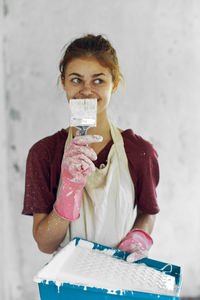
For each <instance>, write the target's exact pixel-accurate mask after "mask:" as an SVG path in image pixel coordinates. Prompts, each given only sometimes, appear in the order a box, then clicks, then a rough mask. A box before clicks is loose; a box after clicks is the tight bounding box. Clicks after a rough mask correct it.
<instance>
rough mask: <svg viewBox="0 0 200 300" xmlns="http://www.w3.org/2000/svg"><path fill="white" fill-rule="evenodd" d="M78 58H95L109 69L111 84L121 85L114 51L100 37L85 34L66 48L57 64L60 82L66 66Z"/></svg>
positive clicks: (120, 75)
mask: <svg viewBox="0 0 200 300" xmlns="http://www.w3.org/2000/svg"><path fill="white" fill-rule="evenodd" d="M80 57H95V58H96V59H97V60H98V61H99V63H100V64H101V65H103V66H104V67H108V68H109V69H110V71H111V74H112V80H113V82H114V83H115V84H118V83H119V81H121V82H122V85H123V81H124V80H123V75H122V74H121V73H120V68H119V63H118V58H117V54H116V51H115V49H114V48H113V47H112V45H111V44H110V42H109V41H108V40H106V39H105V38H104V37H103V36H102V35H97V36H95V35H92V34H87V35H85V36H83V37H81V38H78V39H76V40H74V41H73V42H72V43H71V44H70V45H69V46H68V47H67V49H66V50H65V53H64V55H63V57H62V59H61V61H60V64H59V70H60V78H61V80H64V79H65V69H66V66H67V64H68V63H69V62H70V61H71V60H72V59H74V58H80Z"/></svg>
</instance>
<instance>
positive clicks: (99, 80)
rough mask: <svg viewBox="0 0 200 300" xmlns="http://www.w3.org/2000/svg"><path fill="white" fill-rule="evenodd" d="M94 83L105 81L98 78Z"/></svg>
mask: <svg viewBox="0 0 200 300" xmlns="http://www.w3.org/2000/svg"><path fill="white" fill-rule="evenodd" d="M94 83H95V84H101V83H103V80H102V79H99V78H98V79H95V80H94Z"/></svg>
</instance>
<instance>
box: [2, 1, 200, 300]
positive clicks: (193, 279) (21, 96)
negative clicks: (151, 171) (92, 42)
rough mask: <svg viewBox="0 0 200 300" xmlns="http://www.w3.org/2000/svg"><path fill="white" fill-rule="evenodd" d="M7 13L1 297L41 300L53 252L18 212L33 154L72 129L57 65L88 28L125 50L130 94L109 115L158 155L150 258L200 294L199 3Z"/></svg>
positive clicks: (62, 5)
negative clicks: (44, 270)
mask: <svg viewBox="0 0 200 300" xmlns="http://www.w3.org/2000/svg"><path fill="white" fill-rule="evenodd" d="M0 10H1V15H0V97H1V99H0V100H1V101H0V128H1V135H0V170H1V174H0V176H1V180H0V191H1V208H0V220H1V226H0V236H1V243H0V250H1V253H2V254H1V256H0V259H1V261H0V266H1V268H0V282H1V289H0V298H1V299H4V300H18V299H20V300H21V299H29V300H38V299H39V294H38V290H37V285H36V284H35V283H33V282H32V278H33V276H34V275H35V273H36V272H37V271H38V270H39V269H40V268H41V267H42V265H43V264H44V263H46V262H47V261H48V260H49V258H50V256H49V255H45V254H43V253H41V252H39V250H38V249H37V246H36V244H35V242H34V241H33V238H32V217H28V216H22V215H21V210H22V206H23V195H24V177H25V163H26V157H27V153H28V150H29V148H30V147H31V146H32V145H33V143H35V142H36V141H38V140H39V139H41V138H43V137H45V136H47V135H50V134H53V133H54V132H56V131H58V130H60V129H61V128H66V127H67V126H68V107H67V101H66V99H65V95H64V92H63V91H62V88H61V86H59V87H57V86H56V82H57V77H58V75H59V73H58V63H59V59H60V58H61V49H62V47H63V46H64V45H65V44H66V43H68V42H70V41H71V40H73V39H74V38H76V37H79V36H80V35H82V34H86V33H94V34H99V33H102V34H105V35H106V37H107V38H108V39H109V40H110V41H111V43H112V44H113V46H114V47H115V48H116V50H117V53H118V58H119V62H120V65H121V71H122V73H123V74H124V77H125V93H123V91H122V88H119V90H118V92H117V93H116V94H115V95H113V97H112V100H111V105H110V115H111V117H112V119H113V120H114V121H115V123H116V124H117V125H118V126H119V127H121V128H122V129H126V128H132V129H133V130H134V132H135V133H137V134H139V135H141V136H142V137H143V138H145V139H147V140H149V141H150V142H151V143H153V145H154V147H155V148H156V150H157V152H158V153H159V164H160V173H161V179H160V184H159V187H158V201H159V205H160V209H161V212H160V214H159V215H158V217H157V222H156V226H155V229H154V231H153V239H154V246H153V247H152V250H151V252H150V255H149V256H150V257H151V258H153V259H157V260H161V261H165V262H169V263H172V264H176V265H180V266H181V267H182V271H183V286H182V292H181V295H182V296H185V297H186V296H188V297H189V296H190V297H197V296H198V295H200V280H199V277H200V263H199V261H200V243H199V238H198V237H199V232H200V222H199V209H200V204H199V200H200V191H199V181H200V168H199V166H200V156H199V153H200V140H199V137H200V126H199V125H200V124H199V113H200V100H199V98H200V84H199V81H200V1H198V0H196V1H195V0H176V1H175V0H168V1H166V0H109V1H108V0H101V1H98V0H85V1H83V0H73V1H67V0H60V1H47V0H42V1H41V0H35V1H25V0H18V1H14V0H4V1H3V0H0Z"/></svg>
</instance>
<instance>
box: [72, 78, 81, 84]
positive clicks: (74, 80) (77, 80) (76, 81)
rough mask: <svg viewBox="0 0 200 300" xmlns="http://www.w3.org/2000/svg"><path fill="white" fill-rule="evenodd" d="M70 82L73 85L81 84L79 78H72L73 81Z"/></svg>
mask: <svg viewBox="0 0 200 300" xmlns="http://www.w3.org/2000/svg"><path fill="white" fill-rule="evenodd" d="M72 82H73V83H80V82H81V79H80V78H73V79H72Z"/></svg>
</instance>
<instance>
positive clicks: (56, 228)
mask: <svg viewBox="0 0 200 300" xmlns="http://www.w3.org/2000/svg"><path fill="white" fill-rule="evenodd" d="M69 223H70V221H68V220H65V219H62V218H61V217H59V216H58V215H57V214H56V212H55V211H54V210H52V211H51V212H50V214H34V220H33V236H34V239H35V241H36V242H37V245H38V248H39V249H40V250H41V251H42V252H44V253H48V254H51V253H53V252H54V251H56V249H57V248H58V246H59V245H60V243H61V242H62V241H63V239H64V237H65V235H66V232H67V229H68V226H69Z"/></svg>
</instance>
